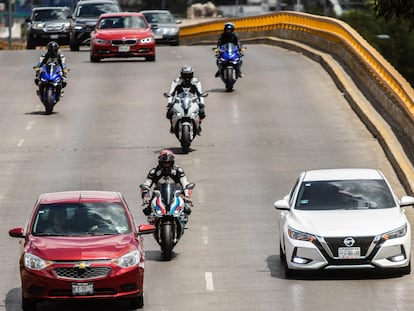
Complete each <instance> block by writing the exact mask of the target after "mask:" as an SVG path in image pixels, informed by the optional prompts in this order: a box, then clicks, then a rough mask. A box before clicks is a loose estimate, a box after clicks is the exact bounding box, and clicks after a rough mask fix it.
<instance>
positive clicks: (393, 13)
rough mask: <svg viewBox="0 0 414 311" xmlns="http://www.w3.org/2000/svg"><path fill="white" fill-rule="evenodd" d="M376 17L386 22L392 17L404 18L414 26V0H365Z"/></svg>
mask: <svg viewBox="0 0 414 311" xmlns="http://www.w3.org/2000/svg"><path fill="white" fill-rule="evenodd" d="M367 2H368V4H370V5H371V6H372V8H373V9H374V12H375V14H376V15H377V16H378V17H384V19H385V20H386V21H387V22H388V21H390V20H392V19H397V20H399V19H404V20H407V21H408V22H409V23H410V26H411V28H414V1H412V0H367Z"/></svg>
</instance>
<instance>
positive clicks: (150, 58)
mask: <svg viewBox="0 0 414 311" xmlns="http://www.w3.org/2000/svg"><path fill="white" fill-rule="evenodd" d="M145 60H146V61H147V62H155V55H153V56H146V57H145Z"/></svg>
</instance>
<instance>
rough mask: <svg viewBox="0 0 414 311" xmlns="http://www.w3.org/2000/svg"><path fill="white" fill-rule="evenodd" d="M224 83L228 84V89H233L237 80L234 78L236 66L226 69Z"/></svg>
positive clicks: (229, 90) (228, 90)
mask: <svg viewBox="0 0 414 311" xmlns="http://www.w3.org/2000/svg"><path fill="white" fill-rule="evenodd" d="M224 81H225V82H224V83H225V85H226V91H227V92H231V91H233V86H234V83H235V82H236V80H235V79H234V68H232V67H227V68H225V69H224Z"/></svg>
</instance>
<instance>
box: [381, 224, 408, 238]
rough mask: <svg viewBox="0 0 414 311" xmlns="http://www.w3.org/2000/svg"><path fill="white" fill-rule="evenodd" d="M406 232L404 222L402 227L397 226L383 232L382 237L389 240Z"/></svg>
mask: <svg viewBox="0 0 414 311" xmlns="http://www.w3.org/2000/svg"><path fill="white" fill-rule="evenodd" d="M406 234H407V224H405V225H404V226H402V227H399V228H397V229H394V230H391V231H388V232H385V233H384V234H382V236H381V237H382V238H383V239H384V240H390V239H396V238H400V237H402V236H404V235H406Z"/></svg>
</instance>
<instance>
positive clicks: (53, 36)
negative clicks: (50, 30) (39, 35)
mask: <svg viewBox="0 0 414 311" xmlns="http://www.w3.org/2000/svg"><path fill="white" fill-rule="evenodd" d="M50 39H59V35H50Z"/></svg>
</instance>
